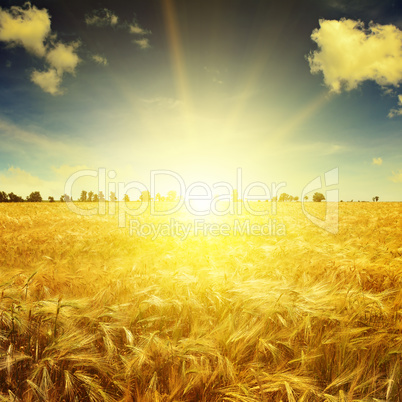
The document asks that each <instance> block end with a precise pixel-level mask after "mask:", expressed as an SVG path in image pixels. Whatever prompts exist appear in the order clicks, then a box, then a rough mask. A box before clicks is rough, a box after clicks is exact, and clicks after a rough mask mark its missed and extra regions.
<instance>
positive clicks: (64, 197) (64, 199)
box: [60, 194, 73, 202]
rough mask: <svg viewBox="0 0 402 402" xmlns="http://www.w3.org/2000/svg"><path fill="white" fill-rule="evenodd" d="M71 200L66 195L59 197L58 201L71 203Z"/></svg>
mask: <svg viewBox="0 0 402 402" xmlns="http://www.w3.org/2000/svg"><path fill="white" fill-rule="evenodd" d="M72 200H73V199H72V198H71V197H70V196H69V195H67V194H63V195H62V196H61V197H60V201H61V202H70V201H72Z"/></svg>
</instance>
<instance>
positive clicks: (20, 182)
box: [0, 166, 63, 199]
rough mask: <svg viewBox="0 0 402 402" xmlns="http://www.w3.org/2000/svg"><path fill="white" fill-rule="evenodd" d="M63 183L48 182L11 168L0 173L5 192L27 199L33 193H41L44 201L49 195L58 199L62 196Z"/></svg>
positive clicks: (16, 168)
mask: <svg viewBox="0 0 402 402" xmlns="http://www.w3.org/2000/svg"><path fill="white" fill-rule="evenodd" d="M62 184H63V183H62V182H60V183H57V182H54V181H46V180H43V179H41V178H39V177H37V176H33V175H32V174H31V173H28V172H27V171H25V170H23V169H21V168H19V167H13V166H11V167H10V168H9V169H8V170H5V171H0V186H1V189H2V190H3V191H5V192H7V193H8V192H13V193H15V194H17V195H19V196H22V197H23V198H25V197H26V196H28V195H29V194H31V193H32V192H33V191H39V192H40V193H41V195H42V198H43V199H47V197H48V195H53V196H55V197H57V196H58V195H59V194H62V192H63V191H62V190H63V186H62Z"/></svg>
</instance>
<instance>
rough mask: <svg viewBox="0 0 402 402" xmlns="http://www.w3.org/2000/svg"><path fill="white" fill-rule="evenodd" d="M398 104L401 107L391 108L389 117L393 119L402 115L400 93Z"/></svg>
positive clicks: (401, 97)
mask: <svg viewBox="0 0 402 402" xmlns="http://www.w3.org/2000/svg"><path fill="white" fill-rule="evenodd" d="M398 106H399V109H391V110H390V112H389V113H388V117H389V118H390V119H392V118H393V117H395V116H402V95H398Z"/></svg>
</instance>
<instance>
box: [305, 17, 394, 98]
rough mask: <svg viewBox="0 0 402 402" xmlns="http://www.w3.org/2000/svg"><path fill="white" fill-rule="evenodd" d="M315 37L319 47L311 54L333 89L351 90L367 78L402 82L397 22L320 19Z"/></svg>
mask: <svg viewBox="0 0 402 402" xmlns="http://www.w3.org/2000/svg"><path fill="white" fill-rule="evenodd" d="M311 38H312V39H313V40H314V41H315V42H316V43H317V45H318V50H316V51H314V52H311V53H310V54H309V56H308V61H309V63H310V70H311V72H312V73H313V74H316V73H318V72H320V71H322V73H323V74H324V82H325V84H326V85H327V86H328V87H329V88H330V90H331V91H333V92H336V93H340V92H341V91H342V90H343V89H344V90H346V91H350V90H352V89H355V88H357V87H358V85H359V84H360V83H361V82H363V81H366V80H371V81H375V82H376V83H377V84H379V85H381V86H398V84H400V83H401V82H402V31H400V30H399V29H398V28H397V27H396V26H394V25H380V24H374V23H371V24H369V28H368V29H367V30H366V29H365V28H364V23H363V22H360V21H353V20H347V19H342V20H340V21H337V20H324V19H322V20H320V28H319V29H315V30H314V31H313V33H312V35H311Z"/></svg>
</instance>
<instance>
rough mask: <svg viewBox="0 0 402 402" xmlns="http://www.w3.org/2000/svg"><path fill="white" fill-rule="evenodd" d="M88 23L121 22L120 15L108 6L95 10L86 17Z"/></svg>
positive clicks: (99, 24)
mask: <svg viewBox="0 0 402 402" xmlns="http://www.w3.org/2000/svg"><path fill="white" fill-rule="evenodd" d="M85 22H86V24H87V25H95V26H98V27H102V26H111V27H113V26H116V25H117V23H118V22H119V17H117V15H116V14H114V13H113V12H112V11H110V10H108V9H107V8H103V9H100V10H95V11H93V14H92V15H87V16H86V17H85Z"/></svg>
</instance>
